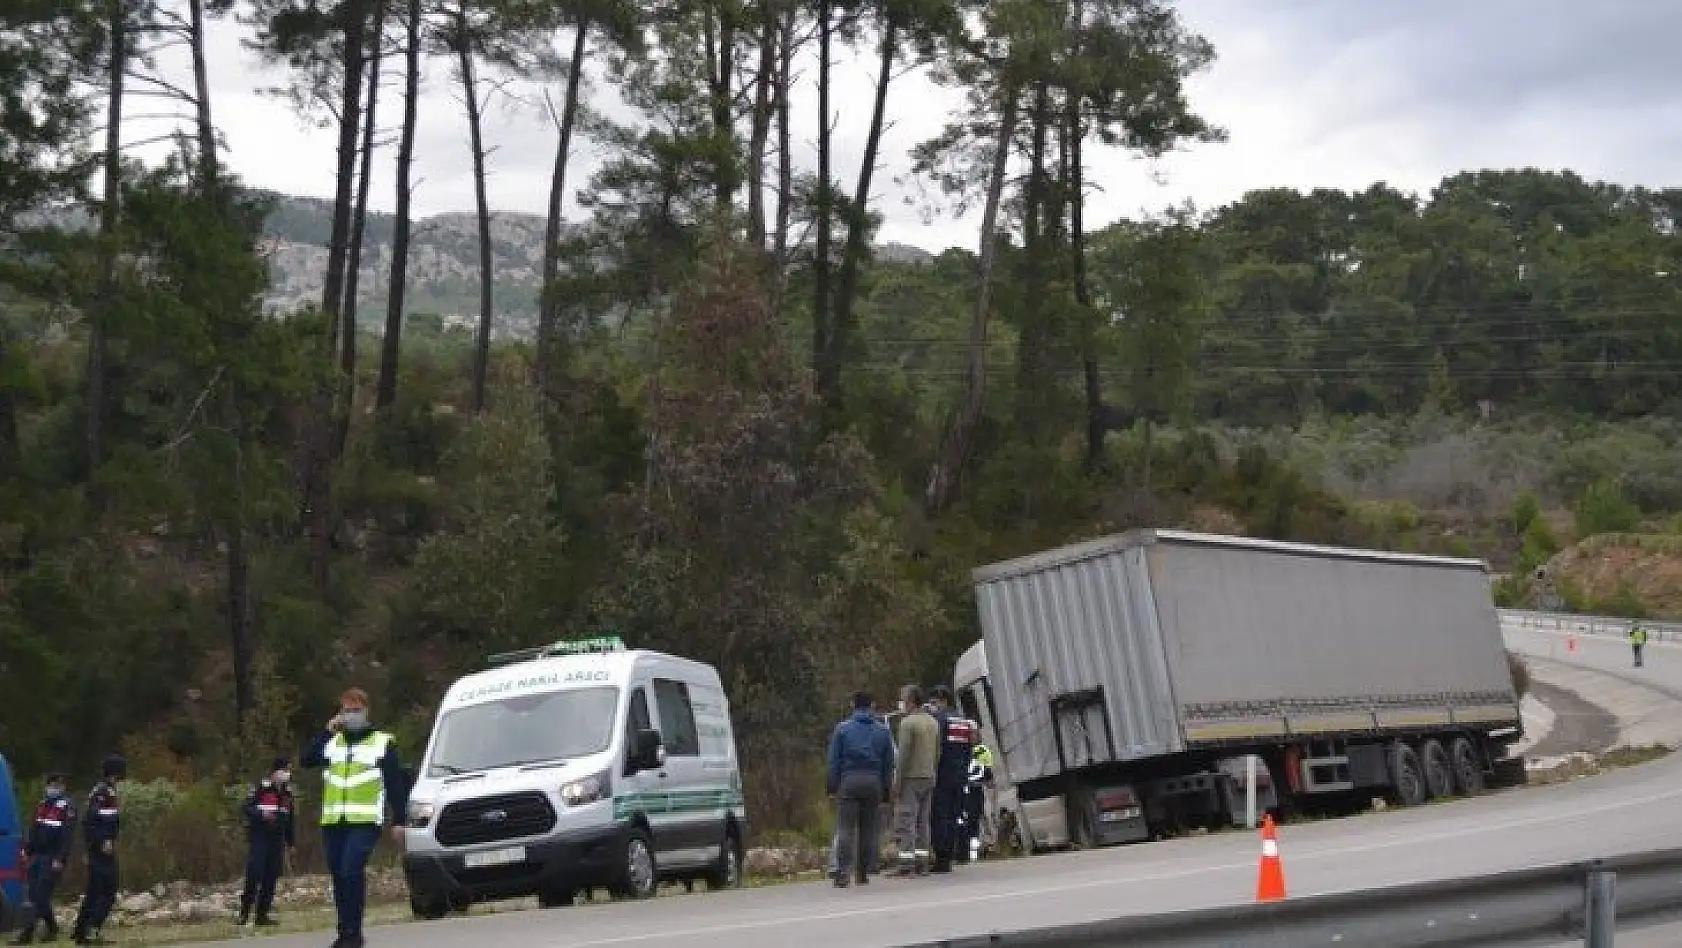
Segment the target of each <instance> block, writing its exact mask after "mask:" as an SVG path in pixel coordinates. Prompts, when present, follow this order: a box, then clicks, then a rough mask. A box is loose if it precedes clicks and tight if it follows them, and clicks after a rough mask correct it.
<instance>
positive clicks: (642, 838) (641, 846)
mask: <svg viewBox="0 0 1682 948" xmlns="http://www.w3.org/2000/svg"><path fill="white" fill-rule="evenodd" d="M659 887H660V875H659V868H658V866H657V865H656V864H655V861H654V847H653V845H651V844H650V843H649V841H648V834H647V833H645V832H643V831H642V830H631V831H630V832H629V833H628V834H626V836H625V851H624V856H623V858H622V859H621V861H620V865H619V881H618V884H616V885H615V886H614V887H613V894H614V895H616V896H618V897H619V898H622V899H651V898H653V897H654V893H655V892H656V891H657V890H658V889H659Z"/></svg>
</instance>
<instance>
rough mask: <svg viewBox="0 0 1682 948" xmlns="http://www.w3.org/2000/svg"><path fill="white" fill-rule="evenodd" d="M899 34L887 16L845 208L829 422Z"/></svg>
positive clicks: (865, 247)
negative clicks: (856, 175) (871, 99)
mask: <svg viewBox="0 0 1682 948" xmlns="http://www.w3.org/2000/svg"><path fill="white" fill-rule="evenodd" d="M898 42H899V30H898V24H896V23H895V22H894V20H893V18H892V17H891V16H890V17H889V18H888V19H887V21H886V22H885V23H884V24H883V26H882V51H881V68H880V71H879V72H878V75H877V77H876V102H875V105H874V106H873V107H872V108H871V112H870V131H869V133H868V134H867V135H866V136H865V141H864V161H863V163H862V164H860V166H859V180H858V187H857V189H856V190H855V191H854V192H853V205H852V207H850V208H848V215H847V243H846V247H845V249H843V250H842V252H841V276H840V279H839V280H838V281H837V285H836V288H835V327H834V332H833V334H832V336H831V338H830V345H831V349H832V350H833V352H832V355H831V359H832V361H833V362H834V364H835V366H836V374H837V381H836V390H835V391H834V392H833V393H832V395H833V399H834V400H833V401H832V403H831V404H829V405H827V406H826V408H827V409H828V411H829V414H830V417H831V419H838V418H839V417H840V411H841V398H840V380H839V375H840V367H841V365H842V364H843V363H844V362H845V360H846V358H847V357H848V356H849V355H850V351H849V350H850V348H851V346H852V341H853V336H854V330H855V329H856V327H855V326H854V325H853V308H854V303H855V302H856V297H857V296H858V286H859V271H860V270H861V269H862V268H863V267H864V257H865V254H866V253H868V252H869V243H868V242H867V240H866V237H867V235H866V232H865V231H866V228H868V227H869V226H870V215H869V209H870V182H871V178H872V177H873V175H874V174H875V172H876V153H877V151H878V150H879V149H880V148H881V145H882V126H883V124H884V122H885V121H886V117H887V114H888V83H889V82H890V81H891V80H892V79H893V74H894V72H893V70H894V54H895V53H896V52H897V51H898Z"/></svg>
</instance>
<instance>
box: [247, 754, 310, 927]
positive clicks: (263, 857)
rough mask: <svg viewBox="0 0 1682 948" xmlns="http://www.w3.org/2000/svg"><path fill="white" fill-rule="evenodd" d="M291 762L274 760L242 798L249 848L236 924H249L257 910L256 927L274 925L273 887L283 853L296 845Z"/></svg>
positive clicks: (278, 873) (282, 759)
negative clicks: (272, 912)
mask: <svg viewBox="0 0 1682 948" xmlns="http://www.w3.org/2000/svg"><path fill="white" fill-rule="evenodd" d="M291 784H292V762H291V761H289V760H287V759H286V758H284V757H277V758H275V760H274V763H273V764H271V765H270V766H269V775H268V776H267V777H264V778H263V779H262V780H259V781H257V785H256V786H254V787H252V788H251V793H250V794H248V795H247V796H246V798H245V835H246V840H247V843H248V844H249V850H248V855H247V856H246V860H245V890H244V891H243V892H242V893H241V894H240V898H239V923H240V924H241V925H246V924H250V923H251V921H252V919H251V910H252V908H256V909H257V920H256V924H258V925H261V926H269V925H273V924H275V920H274V917H273V916H271V915H270V914H269V909H270V908H272V907H273V906H274V889H275V883H277V882H278V881H280V869H281V864H282V863H283V862H284V861H285V859H286V851H287V850H289V849H291V848H292V847H293V845H294V844H295V843H296V841H297V840H296V837H295V836H294V834H293V831H292V786H291Z"/></svg>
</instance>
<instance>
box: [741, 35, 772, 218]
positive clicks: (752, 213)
mask: <svg viewBox="0 0 1682 948" xmlns="http://www.w3.org/2000/svg"><path fill="white" fill-rule="evenodd" d="M760 9H761V11H762V13H761V15H762V16H764V17H765V21H764V22H763V23H761V24H760V27H759V73H758V75H756V76H755V77H754V83H753V113H752V116H753V117H752V124H751V130H750V132H749V134H748V169H747V170H748V243H749V244H751V245H753V247H754V249H755V250H763V249H764V248H765V151H766V148H767V147H769V145H770V140H771V121H772V119H773V113H774V109H773V107H772V100H773V95H772V88H773V86H774V85H775V83H776V81H777V13H776V10H775V9H774V8H773V7H772V5H771V4H770V3H763V4H762V5H761V8H760Z"/></svg>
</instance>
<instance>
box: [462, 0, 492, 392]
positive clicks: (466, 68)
mask: <svg viewBox="0 0 1682 948" xmlns="http://www.w3.org/2000/svg"><path fill="white" fill-rule="evenodd" d="M461 31H462V36H461V47H460V50H459V51H458V54H457V55H458V56H459V61H460V66H461V89H462V93H463V95H465V96H466V98H467V128H468V140H469V143H470V145H471V147H472V151H473V196H474V199H475V200H476V201H477V204H478V212H479V336H478V339H477V340H476V344H475V345H474V347H473V412H474V414H481V413H483V412H484V410H485V377H486V375H487V374H488V373H489V372H490V362H491V308H492V306H493V305H494V300H493V297H492V293H493V291H494V290H495V286H494V284H493V283H492V279H491V277H492V273H491V205H490V198H489V197H488V196H487V195H486V194H485V139H484V133H483V129H482V128H481V121H480V119H481V116H480V114H479V84H478V83H477V82H475V81H474V76H473V46H472V44H471V43H470V42H468V36H467V16H466V14H465V13H464V14H463V15H462V17H461Z"/></svg>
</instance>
